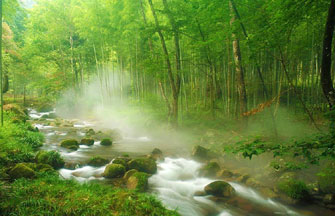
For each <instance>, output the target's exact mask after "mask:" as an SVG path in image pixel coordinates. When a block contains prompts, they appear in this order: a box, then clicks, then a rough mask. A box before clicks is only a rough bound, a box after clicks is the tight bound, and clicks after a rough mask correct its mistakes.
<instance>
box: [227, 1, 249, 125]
mask: <svg viewBox="0 0 335 216" xmlns="http://www.w3.org/2000/svg"><path fill="white" fill-rule="evenodd" d="M229 6H230V10H231V21H230V24H231V26H232V27H233V25H234V23H235V21H236V15H235V13H234V10H233V6H232V2H231V1H229ZM232 39H233V53H234V60H235V71H236V81H237V91H238V94H239V105H240V114H242V113H245V112H247V111H248V108H247V92H246V89H245V82H244V71H243V66H242V57H241V50H240V42H239V39H238V37H237V35H236V34H235V33H234V31H233V33H232ZM243 118H244V120H245V124H247V120H248V119H247V116H244V117H243Z"/></svg>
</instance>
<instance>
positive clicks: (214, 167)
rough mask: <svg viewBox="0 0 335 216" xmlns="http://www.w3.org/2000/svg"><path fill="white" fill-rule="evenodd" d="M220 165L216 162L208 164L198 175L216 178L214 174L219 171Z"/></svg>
mask: <svg viewBox="0 0 335 216" xmlns="http://www.w3.org/2000/svg"><path fill="white" fill-rule="evenodd" d="M220 169H221V168H220V165H219V164H218V163H217V162H209V163H207V164H206V165H205V166H204V167H202V168H201V169H200V175H202V176H206V177H216V173H217V172H219V171H220Z"/></svg>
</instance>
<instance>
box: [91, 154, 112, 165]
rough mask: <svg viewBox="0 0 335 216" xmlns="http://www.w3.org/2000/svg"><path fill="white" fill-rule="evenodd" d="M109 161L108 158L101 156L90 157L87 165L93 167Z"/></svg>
mask: <svg viewBox="0 0 335 216" xmlns="http://www.w3.org/2000/svg"><path fill="white" fill-rule="evenodd" d="M108 163H109V160H107V159H105V158H102V157H99V156H97V157H92V158H91V159H90V161H89V162H88V165H90V166H94V167H101V166H104V165H106V164H108Z"/></svg>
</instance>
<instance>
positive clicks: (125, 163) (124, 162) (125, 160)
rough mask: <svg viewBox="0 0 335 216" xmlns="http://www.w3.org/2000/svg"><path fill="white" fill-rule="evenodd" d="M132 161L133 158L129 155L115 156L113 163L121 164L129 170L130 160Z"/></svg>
mask: <svg viewBox="0 0 335 216" xmlns="http://www.w3.org/2000/svg"><path fill="white" fill-rule="evenodd" d="M129 161H131V158H127V157H117V158H115V159H114V160H113V161H112V163H113V164H121V165H123V166H124V167H125V168H126V170H128V162H129Z"/></svg>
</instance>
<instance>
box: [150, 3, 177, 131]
mask: <svg viewBox="0 0 335 216" xmlns="http://www.w3.org/2000/svg"><path fill="white" fill-rule="evenodd" d="M148 3H149V5H150V8H151V12H152V15H153V17H154V20H155V26H156V31H157V33H158V35H159V38H160V41H161V45H162V49H163V52H164V57H165V61H166V65H167V72H168V77H169V81H170V87H171V90H172V98H173V100H172V119H171V123H172V124H173V125H174V126H176V127H177V126H178V91H179V87H177V86H176V83H175V80H174V76H173V74H172V66H171V62H170V58H169V52H168V49H167V47H166V43H165V38H164V35H163V33H162V30H161V28H160V25H159V22H158V18H157V15H156V12H155V9H154V6H153V4H152V0H148ZM178 80H179V78H178V76H177V81H178ZM177 85H178V82H177Z"/></svg>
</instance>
